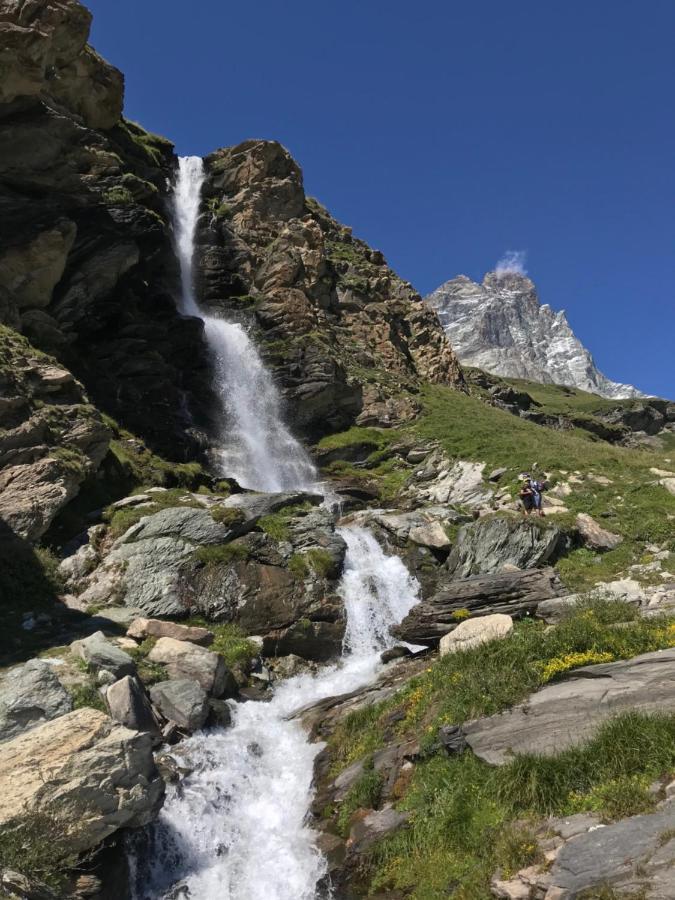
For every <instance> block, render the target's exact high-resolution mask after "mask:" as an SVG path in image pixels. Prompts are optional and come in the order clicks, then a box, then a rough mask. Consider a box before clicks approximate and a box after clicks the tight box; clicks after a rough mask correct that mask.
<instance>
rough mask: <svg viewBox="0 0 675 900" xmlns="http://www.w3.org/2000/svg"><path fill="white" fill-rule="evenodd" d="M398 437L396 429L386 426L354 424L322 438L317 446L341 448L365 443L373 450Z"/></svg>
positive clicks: (323, 448)
mask: <svg viewBox="0 0 675 900" xmlns="http://www.w3.org/2000/svg"><path fill="white" fill-rule="evenodd" d="M398 437H399V435H397V433H396V432H395V431H391V430H387V429H385V428H360V427H359V426H357V425H354V426H353V427H352V428H349V429H348V430H347V431H341V432H338V433H336V434H329V435H326V437H323V438H321V440H320V441H319V443H318V444H317V447H318V448H319V450H341V449H343V448H345V447H354V446H357V445H360V444H363V445H365V446H366V447H370V448H372V450H382V449H384V448H385V447H388V446H389V445H390V444H391V443H392V442H393V441H394V440H396V439H397V438H398Z"/></svg>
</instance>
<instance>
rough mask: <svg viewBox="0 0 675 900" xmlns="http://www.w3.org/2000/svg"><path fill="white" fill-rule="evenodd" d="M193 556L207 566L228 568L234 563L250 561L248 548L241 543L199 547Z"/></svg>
mask: <svg viewBox="0 0 675 900" xmlns="http://www.w3.org/2000/svg"><path fill="white" fill-rule="evenodd" d="M193 556H194V558H195V559H197V560H198V561H199V562H200V563H203V564H204V565H205V566H228V565H231V564H232V563H233V562H238V561H240V560H244V559H248V547H247V546H246V544H239V543H232V544H216V545H215V546H206V547H198V548H197V549H196V550H195V552H194V554H193Z"/></svg>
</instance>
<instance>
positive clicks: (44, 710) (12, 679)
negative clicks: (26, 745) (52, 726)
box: [0, 659, 73, 741]
mask: <svg viewBox="0 0 675 900" xmlns="http://www.w3.org/2000/svg"><path fill="white" fill-rule="evenodd" d="M72 708H73V701H72V699H71V697H70V694H69V693H68V691H66V689H65V688H64V687H63V685H62V684H61V682H60V681H59V679H58V678H57V677H56V673H55V671H54V667H53V666H51V665H49V663H47V662H45V661H44V660H41V659H30V660H28V662H26V663H23V664H22V665H20V666H15V667H14V668H13V669H9V671H7V672H5V674H4V675H3V676H2V677H1V678H0V741H6V740H9V739H10V738H13V737H15V736H16V735H17V734H20V733H21V732H23V731H27V730H28V729H29V728H35V726H36V725H40V724H42V722H46V721H48V720H49V719H55V718H57V717H58V716H63V715H65V714H66V713H68V712H70V711H71V709H72Z"/></svg>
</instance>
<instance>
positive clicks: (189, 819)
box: [132, 528, 418, 900]
mask: <svg viewBox="0 0 675 900" xmlns="http://www.w3.org/2000/svg"><path fill="white" fill-rule="evenodd" d="M340 533H341V534H342V537H343V538H344V539H345V541H346V542H347V557H346V560H345V573H344V576H343V578H342V582H341V585H340V593H341V595H342V597H343V600H344V603H345V609H346V612H347V631H346V636H345V654H344V657H343V660H342V661H341V663H340V664H338V665H336V666H331V667H329V668H326V669H323V670H322V671H321V672H320V673H319V674H318V675H316V676H312V675H298V676H296V677H295V678H291V679H289V680H288V681H286V682H284V683H283V684H282V685H281V686H280V687H279V688H278V689H277V690H276V692H275V694H274V696H273V698H272V700H271V701H270V702H269V703H255V702H249V703H233V704H231V706H232V715H233V724H232V726H231V727H230V728H228V729H224V730H223V729H214V730H213V731H211V732H208V733H200V734H196V735H194V736H193V737H191V738H189V739H188V740H186V741H184V742H183V743H181V744H180V745H179V746H178V747H177V748H175V749H174V750H173V751H172V752H173V754H174V755H175V756H176V757H177V758H178V762H179V764H180V765H181V766H183V767H184V768H186V769H187V770H188V771H189V772H190V774H189V775H187V777H185V778H184V779H183V781H181V782H180V784H179V785H177V786H170V787H169V789H168V794H167V799H166V802H165V804H164V809H163V810H162V812H161V814H160V817H159V820H158V821H157V823H155V825H153V826H152V827H151V828H150V829H149V832H148V833H147V835H146V838H145V839H146V840H147V841H148V844H147V846H146V847H145V848H144V852H143V854H142V855H141V854H139V855H138V857H137V859H136V861H135V863H134V856H133V854H132V872H133V879H134V882H135V884H134V898H135V900H169V898H181V900H182V898H190V900H247V898H251V900H255V898H262V897H264V898H265V900H313V898H314V897H315V892H316V885H317V882H318V881H319V879H320V878H321V877H322V876H323V875H324V874H325V871H326V868H325V861H324V860H323V858H322V857H321V855H320V854H319V852H318V851H317V850H316V848H315V846H314V835H313V832H312V831H311V829H310V828H309V826H308V825H307V823H306V814H307V809H308V807H309V804H310V802H311V796H312V771H313V763H314V758H315V756H316V754H317V753H318V751H319V750H320V748H321V745H320V744H311V743H309V741H308V739H307V735H306V733H305V731H304V730H303V728H302V726H301V724H300V723H299V722H298V721H297V720H295V719H289V718H288V717H289V715H290V714H291V713H293V712H294V711H295V710H297V709H300V708H302V707H303V706H305V705H307V704H308V703H313V702H316V701H318V700H320V699H322V698H324V697H330V696H334V695H337V694H342V693H346V692H348V691H351V690H354V689H355V688H358V687H360V686H362V685H364V684H367V683H368V682H369V681H371V680H372V679H373V678H374V677H375V675H376V673H377V670H378V668H379V666H380V662H379V653H380V652H381V650H382V649H384V648H385V647H386V646H388V645H390V644H391V638H390V637H389V635H388V625H390V624H394V622H398V621H400V619H401V618H403V616H404V615H405V614H406V613H407V612H408V610H409V609H410V608H411V607H412V606H413V605H414V604H415V603H416V602H417V599H418V598H417V592H418V585H417V583H416V582H415V580H414V579H413V578H411V576H410V575H409V573H408V571H407V569H406V567H405V566H404V565H403V563H402V562H401V560H400V559H399V558H398V557H393V556H392V557H390V556H386V555H385V553H384V552H383V551H382V549H381V548H380V546H379V544H378V543H377V542H376V541H375V539H374V538H373V536H372V535H371V534H370V533H369V532H367V531H366V530H364V529H361V528H342V529H340ZM140 859H144V860H147V862H144V864H143V865H142V866H141V865H140V862H139V860H140Z"/></svg>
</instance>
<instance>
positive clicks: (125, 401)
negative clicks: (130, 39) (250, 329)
mask: <svg viewBox="0 0 675 900" xmlns="http://www.w3.org/2000/svg"><path fill="white" fill-rule="evenodd" d="M90 23H91V14H90V13H89V11H88V10H87V9H85V7H84V6H82V5H81V4H80V3H79V2H77V0H35V2H31V3H17V2H12V0H3V2H1V3H0V32H1V34H2V40H0V70H1V71H2V79H1V80H2V85H1V86H0V285H1V286H2V287H1V288H0V323H3V322H4V323H5V324H6V325H8V326H10V327H11V328H13V329H16V330H17V331H21V332H23V333H24V334H25V335H26V337H28V338H29V340H30V341H31V343H32V345H33V346H34V347H37V348H39V349H40V350H44V351H46V352H48V353H51V354H54V355H55V356H56V357H57V358H58V360H59V363H60V364H61V366H62V367H66V368H67V369H69V370H70V371H71V372H73V373H74V374H75V376H76V377H77V378H79V379H80V380H82V381H83V382H84V383H85V384H86V386H87V390H88V393H89V395H90V396H91V397H92V399H93V400H94V402H95V403H96V404H97V405H98V406H99V407H100V408H101V409H103V410H105V411H106V412H108V413H109V414H112V415H114V416H115V418H118V419H120V420H121V421H123V422H124V423H125V424H126V425H127V426H128V427H130V428H131V430H132V431H134V432H135V433H137V434H139V435H141V436H143V437H145V438H146V439H147V440H148V441H149V442H150V443H151V445H153V446H155V447H159V448H161V449H162V450H163V451H164V452H165V454H166V455H168V456H169V457H171V458H176V457H177V458H184V457H185V456H186V455H187V454H188V453H192V454H194V452H195V451H196V450H197V449H198V446H199V445H198V442H197V441H196V440H195V438H194V436H193V431H192V430H191V426H192V424H193V423H191V422H190V421H189V419H188V418H187V416H186V414H185V403H186V401H187V402H188V403H189V405H190V407H191V409H192V411H193V414H195V415H199V414H201V412H200V411H202V410H203V409H204V403H208V398H209V385H208V356H207V354H206V351H205V348H204V345H203V343H202V337H201V325H200V323H199V322H197V321H194V320H189V321H184V320H181V319H180V318H179V316H178V315H177V313H176V309H175V306H174V303H173V301H172V299H171V294H172V293H173V292H174V288H175V287H176V285H177V269H176V264H175V260H174V255H173V251H172V247H171V236H170V231H169V226H168V209H169V207H168V204H167V190H168V185H169V183H170V180H171V176H172V171H173V166H174V164H175V157H174V155H173V149H172V145H171V144H170V142H169V141H166V140H164V139H163V138H158V137H157V136H155V135H151V134H149V133H148V132H145V131H144V130H143V129H142V128H140V127H139V126H136V125H134V124H132V123H130V122H127V121H126V120H125V119H124V118H123V117H122V101H123V78H122V75H121V73H120V72H119V71H118V70H117V69H115V68H114V67H113V66H111V65H109V64H108V63H107V62H106V61H105V60H103V59H102V58H101V57H100V56H99V55H98V54H97V53H96V52H95V51H94V50H92V48H91V47H89V46H88V45H87V37H88V34H89V26H90ZM188 360H189V361H190V364H189V365H187V361H188ZM200 361H201V362H200ZM202 400H203V401H204V403H202ZM148 409H152V411H153V414H152V415H148ZM205 419H206V413H205V412H204V420H205Z"/></svg>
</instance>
